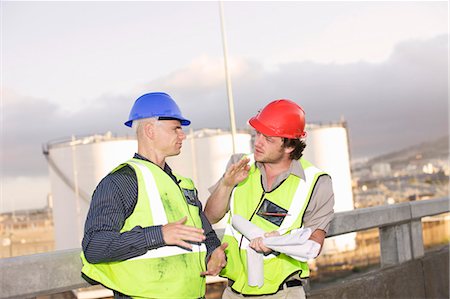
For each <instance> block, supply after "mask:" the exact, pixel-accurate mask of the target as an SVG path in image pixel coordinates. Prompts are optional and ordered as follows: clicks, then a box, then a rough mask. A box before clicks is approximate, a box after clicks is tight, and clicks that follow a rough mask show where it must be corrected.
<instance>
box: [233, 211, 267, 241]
mask: <svg viewBox="0 0 450 299" xmlns="http://www.w3.org/2000/svg"><path fill="white" fill-rule="evenodd" d="M231 225H233V227H234V229H236V230H237V231H239V232H240V233H241V234H242V235H243V236H244V237H246V238H247V239H248V240H253V239H256V238H259V237H262V236H264V233H265V231H264V230H263V229H262V228H260V227H259V226H257V225H256V224H253V223H251V222H250V221H248V220H247V219H245V218H244V217H242V216H241V215H233V218H232V219H231Z"/></svg>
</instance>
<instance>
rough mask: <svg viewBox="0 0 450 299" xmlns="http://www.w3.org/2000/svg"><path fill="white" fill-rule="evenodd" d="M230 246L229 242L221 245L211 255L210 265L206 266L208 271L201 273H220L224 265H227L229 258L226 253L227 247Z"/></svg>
mask: <svg viewBox="0 0 450 299" xmlns="http://www.w3.org/2000/svg"><path fill="white" fill-rule="evenodd" d="M227 247H228V243H223V244H222V245H220V246H219V247H217V248H216V249H215V250H214V251H213V253H212V254H211V257H210V258H209V261H208V265H207V266H206V269H207V270H206V271H203V272H202V273H200V275H202V276H205V275H212V276H214V275H217V274H219V273H220V270H222V268H223V267H225V266H226V265H227V259H226V255H225V248H227Z"/></svg>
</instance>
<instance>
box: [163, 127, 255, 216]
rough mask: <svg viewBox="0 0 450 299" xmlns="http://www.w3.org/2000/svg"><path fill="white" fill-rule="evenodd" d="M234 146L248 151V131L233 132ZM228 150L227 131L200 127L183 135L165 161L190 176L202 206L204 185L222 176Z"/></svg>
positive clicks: (230, 150) (230, 145)
mask: <svg viewBox="0 0 450 299" xmlns="http://www.w3.org/2000/svg"><path fill="white" fill-rule="evenodd" d="M235 150H236V153H250V152H251V135H250V133H249V132H244V131H242V132H238V133H236V135H235ZM232 154H233V137H232V135H231V133H230V132H229V131H223V130H221V129H200V130H197V131H191V132H190V133H189V135H187V138H186V140H185V141H184V142H183V148H182V149H181V153H180V154H179V155H178V156H174V157H169V158H168V159H167V163H168V164H169V165H170V167H171V168H172V169H173V170H174V171H175V172H177V173H179V174H181V175H183V176H186V177H189V178H192V180H193V181H194V183H195V186H196V187H197V190H198V194H199V199H200V201H201V202H202V204H203V207H204V205H205V203H206V200H207V199H208V197H209V191H208V188H209V187H211V186H212V185H214V184H215V183H216V182H217V181H218V180H219V179H220V178H221V177H222V175H223V173H224V172H225V169H226V166H227V162H228V160H229V159H230V157H231V155H232Z"/></svg>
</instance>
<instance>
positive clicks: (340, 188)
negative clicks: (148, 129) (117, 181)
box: [45, 123, 355, 253]
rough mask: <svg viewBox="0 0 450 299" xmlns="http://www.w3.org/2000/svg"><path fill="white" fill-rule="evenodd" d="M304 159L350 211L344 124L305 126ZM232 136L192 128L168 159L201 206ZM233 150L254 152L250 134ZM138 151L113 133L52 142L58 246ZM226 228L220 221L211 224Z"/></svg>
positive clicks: (335, 242)
mask: <svg viewBox="0 0 450 299" xmlns="http://www.w3.org/2000/svg"><path fill="white" fill-rule="evenodd" d="M307 130H308V137H307V147H306V149H305V152H304V157H305V158H306V159H308V160H309V161H311V162H312V163H313V164H315V165H316V166H317V167H319V168H321V169H323V170H324V171H326V172H328V173H329V174H330V175H331V177H332V180H333V189H334V193H335V202H336V204H335V212H340V211H347V210H352V209H353V195H352V189H351V175H350V159H349V149H348V140H347V129H346V126H345V124H343V123H339V124H332V125H309V126H307ZM232 140H233V139H232V135H231V133H230V132H228V131H223V130H220V129H200V130H197V131H193V130H191V131H190V133H189V134H187V138H186V140H185V141H184V142H183V147H182V149H181V154H180V155H178V156H175V157H169V158H168V159H167V162H168V164H169V165H170V166H171V168H172V169H173V171H174V172H176V173H179V174H181V175H183V176H185V177H190V178H192V179H193V181H194V183H195V185H196V187H197V189H198V192H199V199H200V200H201V201H202V203H203V205H204V204H205V202H206V200H207V198H208V196H209V191H208V188H209V187H211V186H212V185H213V184H215V183H216V182H217V180H219V179H220V177H221V176H222V175H223V173H224V171H225V168H226V165H227V162H228V160H229V158H230V156H231V154H232V153H233V142H232ZM235 147H236V152H237V153H250V152H251V151H252V135H251V134H250V132H249V131H241V132H239V133H237V134H236V135H235ZM136 151H137V141H136V139H135V138H134V136H133V137H114V136H112V134H111V133H107V134H105V135H94V136H89V137H83V138H72V139H71V140H65V141H60V142H50V143H48V145H47V148H46V150H45V153H46V157H47V159H48V165H49V173H50V179H51V189H52V197H53V201H54V203H53V217H54V223H55V241H56V246H55V247H56V249H58V250H59V249H68V248H78V247H80V244H81V239H82V237H83V230H84V221H85V219H86V215H87V212H88V210H89V204H90V200H91V196H92V192H93V191H94V189H95V187H96V185H97V184H98V183H99V181H100V180H101V179H102V178H103V177H104V176H105V175H106V174H107V173H108V172H110V171H111V170H112V169H113V168H114V167H116V166H117V165H118V164H120V163H122V162H124V161H126V160H128V159H129V158H131V157H132V156H133V154H134V153H135V152H136ZM214 227H215V228H216V229H220V228H223V227H224V222H223V220H222V221H221V222H219V223H218V224H216V225H215V226H214ZM354 247H355V236H354V234H350V235H344V236H338V237H333V238H328V239H327V240H326V243H325V247H324V252H325V253H326V252H332V251H333V250H340V251H342V250H351V249H354Z"/></svg>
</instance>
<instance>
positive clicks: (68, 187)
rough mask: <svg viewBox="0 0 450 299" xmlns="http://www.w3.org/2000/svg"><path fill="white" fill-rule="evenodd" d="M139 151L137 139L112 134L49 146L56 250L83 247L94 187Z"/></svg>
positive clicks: (47, 149)
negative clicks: (85, 224)
mask: <svg viewBox="0 0 450 299" xmlns="http://www.w3.org/2000/svg"><path fill="white" fill-rule="evenodd" d="M136 150H137V142H136V140H135V139H134V138H129V137H113V136H112V134H111V133H107V134H105V135H93V136H88V137H81V138H75V137H72V138H71V139H69V140H62V141H56V142H49V143H48V144H47V145H46V148H45V149H44V154H45V156H46V158H47V161H48V167H49V175H50V183H51V193H52V198H53V220H54V225H55V249H56V250H61V249H69V248H79V247H80V246H81V240H82V238H83V231H84V222H85V219H86V215H87V212H88V210H89V204H90V202H91V196H92V193H93V191H94V189H95V187H96V186H97V184H98V182H100V180H101V179H102V178H103V177H104V176H105V175H106V174H108V172H110V171H111V170H112V169H113V168H114V167H116V166H117V165H118V164H119V163H121V162H124V161H126V160H128V159H129V158H131V157H133V154H134V153H135V152H136Z"/></svg>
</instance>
